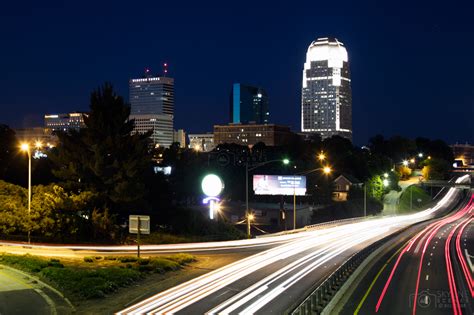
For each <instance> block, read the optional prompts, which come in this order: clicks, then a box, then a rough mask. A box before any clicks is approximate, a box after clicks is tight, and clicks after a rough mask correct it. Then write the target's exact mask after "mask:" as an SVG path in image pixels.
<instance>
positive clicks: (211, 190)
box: [201, 174, 224, 220]
mask: <svg viewBox="0 0 474 315" xmlns="http://www.w3.org/2000/svg"><path fill="white" fill-rule="evenodd" d="M201 188H202V192H203V193H204V194H205V195H206V196H207V198H204V200H203V203H205V204H207V203H209V218H210V219H211V220H213V219H214V212H216V211H218V209H219V206H218V203H217V202H218V201H219V198H218V197H217V196H219V194H220V193H221V192H222V190H223V189H224V183H223V182H222V180H221V179H220V177H219V176H217V175H215V174H209V175H206V176H205V177H204V178H203V180H202V182H201Z"/></svg>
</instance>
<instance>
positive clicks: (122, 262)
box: [0, 254, 196, 299]
mask: <svg viewBox="0 0 474 315" xmlns="http://www.w3.org/2000/svg"><path fill="white" fill-rule="evenodd" d="M113 258H115V259H107V260H96V259H94V258H92V257H84V261H85V262H86V263H87V266H83V265H81V264H80V263H77V262H73V263H71V262H64V263H61V262H60V261H59V260H58V259H46V258H42V257H37V256H31V255H23V256H20V255H11V254H1V255H0V263H2V264H6V265H9V266H12V267H14V268H17V269H21V270H23V271H26V272H29V273H34V274H36V275H37V276H39V277H40V278H41V279H42V280H44V281H46V282H48V283H50V284H52V285H53V286H54V287H56V288H57V289H59V290H61V291H62V292H64V293H65V294H66V295H67V296H69V297H73V298H75V299H93V298H102V297H104V296H105V295H106V294H110V293H113V292H115V291H116V290H117V289H118V288H120V287H126V286H128V285H130V284H132V283H134V282H136V281H138V280H140V279H142V278H143V277H144V276H145V274H146V273H147V272H158V273H164V272H167V271H172V270H177V269H179V268H181V267H182V266H184V265H186V264H188V263H190V262H193V261H195V260H196V259H195V257H194V256H192V255H188V254H175V255H169V256H164V257H151V258H146V259H143V258H135V257H127V258H130V259H129V260H127V259H125V257H122V258H123V259H121V258H117V257H113ZM130 262H131V263H132V264H128V263H130Z"/></svg>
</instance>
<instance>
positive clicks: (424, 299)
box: [341, 195, 474, 315]
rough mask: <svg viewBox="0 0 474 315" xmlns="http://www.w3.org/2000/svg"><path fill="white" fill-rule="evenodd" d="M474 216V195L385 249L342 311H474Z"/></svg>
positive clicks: (387, 312)
mask: <svg viewBox="0 0 474 315" xmlns="http://www.w3.org/2000/svg"><path fill="white" fill-rule="evenodd" d="M473 217H474V195H472V196H471V197H470V199H469V201H468V202H467V203H466V204H465V205H464V206H463V207H461V209H460V211H457V212H455V213H453V214H451V215H449V216H447V217H444V218H442V219H438V220H435V222H433V223H430V224H426V226H424V227H422V228H420V229H419V230H421V231H418V233H415V234H414V235H413V236H412V237H410V238H408V241H407V242H406V243H404V244H400V246H397V247H398V250H397V249H394V250H391V251H387V252H384V253H383V254H381V255H380V257H379V261H378V263H377V264H375V265H374V267H375V268H373V269H372V270H370V272H368V273H367V274H366V276H365V277H364V278H363V279H362V281H361V282H360V283H359V285H358V286H357V290H355V291H352V292H351V293H350V294H351V296H350V298H349V300H348V301H347V302H346V304H345V305H344V307H343V310H342V312H341V313H342V314H355V315H357V314H413V315H415V314H433V315H436V314H455V315H458V314H474V310H473V307H474V303H473V297H474V289H473V284H474V282H473V272H474V270H473V263H474V260H473V259H472V258H473V257H472V255H473V251H474V223H473ZM397 247H396V248H397Z"/></svg>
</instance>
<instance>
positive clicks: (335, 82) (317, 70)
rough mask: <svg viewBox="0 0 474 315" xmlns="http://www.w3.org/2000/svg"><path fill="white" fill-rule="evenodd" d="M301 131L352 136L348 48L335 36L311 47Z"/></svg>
mask: <svg viewBox="0 0 474 315" xmlns="http://www.w3.org/2000/svg"><path fill="white" fill-rule="evenodd" d="M301 131H302V132H307V133H319V134H321V136H322V137H323V138H327V137H331V136H333V135H339V136H342V137H345V138H348V139H350V140H352V92H351V79H350V71H349V60H348V58H347V50H346V48H345V47H344V45H343V44H342V43H341V42H340V41H338V40H337V39H336V38H328V37H323V38H318V39H317V40H315V41H313V42H312V43H311V45H309V47H308V51H307V53H306V62H305V64H304V69H303V88H302V101H301Z"/></svg>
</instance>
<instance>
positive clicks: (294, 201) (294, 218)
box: [293, 175, 296, 230]
mask: <svg viewBox="0 0 474 315" xmlns="http://www.w3.org/2000/svg"><path fill="white" fill-rule="evenodd" d="M295 182H296V180H295V176H294V175H293V230H296V187H295V186H296V184H295Z"/></svg>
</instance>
